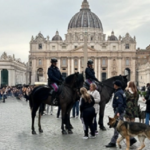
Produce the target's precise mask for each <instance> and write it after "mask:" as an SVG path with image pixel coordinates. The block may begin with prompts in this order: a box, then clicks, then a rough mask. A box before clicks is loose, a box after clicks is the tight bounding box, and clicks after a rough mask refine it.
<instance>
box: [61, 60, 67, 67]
mask: <svg viewBox="0 0 150 150" xmlns="http://www.w3.org/2000/svg"><path fill="white" fill-rule="evenodd" d="M62 66H63V67H67V59H66V58H63V59H62Z"/></svg>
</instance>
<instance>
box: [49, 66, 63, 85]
mask: <svg viewBox="0 0 150 150" xmlns="http://www.w3.org/2000/svg"><path fill="white" fill-rule="evenodd" d="M47 74H48V77H49V79H50V82H51V83H54V82H55V83H59V82H60V81H61V80H63V78H62V75H61V72H60V71H59V69H58V67H54V66H53V65H51V67H49V68H48V72H47Z"/></svg>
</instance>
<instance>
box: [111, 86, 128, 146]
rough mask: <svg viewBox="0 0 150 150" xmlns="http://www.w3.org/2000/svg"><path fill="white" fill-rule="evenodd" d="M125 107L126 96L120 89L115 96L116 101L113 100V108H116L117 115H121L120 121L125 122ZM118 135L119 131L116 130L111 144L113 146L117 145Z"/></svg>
mask: <svg viewBox="0 0 150 150" xmlns="http://www.w3.org/2000/svg"><path fill="white" fill-rule="evenodd" d="M125 107H126V96H125V93H124V91H123V90H122V89H121V88H119V89H117V90H116V92H115V95H114V99H113V108H114V113H115V114H117V113H119V115H120V116H119V119H120V120H123V116H124V111H125ZM118 135H119V133H118V132H117V129H116V128H115V129H114V135H113V137H112V138H111V142H110V143H113V144H116V141H117V139H118Z"/></svg>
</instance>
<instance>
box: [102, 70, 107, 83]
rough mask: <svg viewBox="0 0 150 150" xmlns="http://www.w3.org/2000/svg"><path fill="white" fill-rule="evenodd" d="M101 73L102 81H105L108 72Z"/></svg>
mask: <svg viewBox="0 0 150 150" xmlns="http://www.w3.org/2000/svg"><path fill="white" fill-rule="evenodd" d="M101 75H102V81H104V80H106V79H107V74H106V72H103V73H102V74H101Z"/></svg>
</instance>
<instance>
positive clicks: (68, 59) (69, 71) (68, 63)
mask: <svg viewBox="0 0 150 150" xmlns="http://www.w3.org/2000/svg"><path fill="white" fill-rule="evenodd" d="M70 63H71V61H70V57H68V75H70V66H71V65H70Z"/></svg>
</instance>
